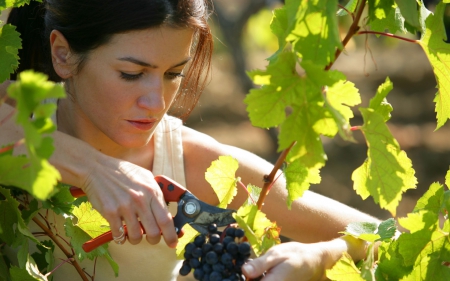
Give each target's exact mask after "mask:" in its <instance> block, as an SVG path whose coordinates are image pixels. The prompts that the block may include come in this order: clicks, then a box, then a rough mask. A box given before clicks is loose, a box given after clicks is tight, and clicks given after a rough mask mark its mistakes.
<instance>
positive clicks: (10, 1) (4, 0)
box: [0, 0, 42, 11]
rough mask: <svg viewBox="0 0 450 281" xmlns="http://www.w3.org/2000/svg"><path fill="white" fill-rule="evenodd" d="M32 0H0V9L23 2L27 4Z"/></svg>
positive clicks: (40, 0) (38, 0)
mask: <svg viewBox="0 0 450 281" xmlns="http://www.w3.org/2000/svg"><path fill="white" fill-rule="evenodd" d="M31 1H32V0H0V11H2V10H4V9H6V8H13V7H20V6H23V5H25V4H29V3H30V2H31ZM35 1H37V2H42V0H35Z"/></svg>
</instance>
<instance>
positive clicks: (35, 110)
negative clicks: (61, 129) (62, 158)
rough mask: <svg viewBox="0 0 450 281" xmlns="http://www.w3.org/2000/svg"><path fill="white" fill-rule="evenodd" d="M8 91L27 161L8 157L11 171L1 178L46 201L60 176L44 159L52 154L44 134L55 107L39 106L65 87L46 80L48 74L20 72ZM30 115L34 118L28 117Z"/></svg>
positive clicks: (48, 141) (52, 128)
mask: <svg viewBox="0 0 450 281" xmlns="http://www.w3.org/2000/svg"><path fill="white" fill-rule="evenodd" d="M7 91H8V94H9V96H10V97H12V98H14V99H16V101H17V106H16V107H17V109H18V114H17V115H16V122H17V123H18V124H19V125H21V126H22V127H23V129H24V133H25V143H26V147H27V150H28V157H29V158H28V159H29V160H28V162H26V161H25V160H24V159H23V158H22V157H20V158H18V159H16V160H13V159H10V158H9V159H7V161H11V162H12V163H13V167H14V170H10V171H12V173H8V174H6V175H5V177H2V183H4V182H3V181H5V182H6V183H5V184H11V185H14V186H17V187H20V188H22V189H24V190H26V191H28V192H29V193H30V194H31V195H33V196H34V197H35V198H37V199H40V200H45V199H47V198H48V197H49V196H51V195H52V193H53V191H54V187H55V185H56V184H57V182H58V180H60V178H61V175H60V174H59V172H58V170H56V169H55V168H54V167H53V166H52V165H50V163H49V162H48V161H47V159H48V158H49V157H50V155H51V154H52V153H53V149H54V148H53V140H52V139H51V137H49V136H44V135H43V134H44V133H50V132H52V131H53V130H54V129H55V128H56V127H55V126H54V125H53V124H52V121H51V115H52V114H53V112H54V110H55V107H54V106H53V107H49V106H45V105H41V102H42V101H43V100H45V99H47V98H62V97H64V96H65V93H64V89H63V87H62V86H61V85H56V84H55V83H52V82H49V81H47V76H45V75H43V74H38V73H34V72H32V71H24V72H22V73H20V75H19V81H18V82H16V83H12V84H11V85H10V86H9V87H8V90H7ZM33 115H35V117H36V118H35V119H33V120H30V116H33ZM2 158H3V157H2ZM0 161H6V160H5V159H1V160H0ZM9 169H11V168H9ZM17 173H20V174H21V177H20V179H14V178H15V176H16V175H15V174H17ZM3 174H5V171H2V170H1V169H0V175H3Z"/></svg>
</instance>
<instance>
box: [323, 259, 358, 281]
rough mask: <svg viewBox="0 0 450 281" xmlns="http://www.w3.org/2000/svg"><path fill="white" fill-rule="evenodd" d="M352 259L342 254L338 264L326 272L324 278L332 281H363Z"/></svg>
mask: <svg viewBox="0 0 450 281" xmlns="http://www.w3.org/2000/svg"><path fill="white" fill-rule="evenodd" d="M360 273H361V272H360V271H359V269H358V268H357V267H356V265H355V263H354V262H353V260H352V257H351V256H350V255H349V254H348V253H346V252H344V253H343V254H342V257H341V258H340V259H339V260H338V262H337V263H336V264H335V265H334V266H333V267H332V268H331V269H327V270H326V276H327V278H328V279H330V280H333V281H364V279H363V278H362V277H361V275H360Z"/></svg>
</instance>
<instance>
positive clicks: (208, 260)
mask: <svg viewBox="0 0 450 281" xmlns="http://www.w3.org/2000/svg"><path fill="white" fill-rule="evenodd" d="M29 2H30V0H28V1H8V2H7V3H3V4H0V11H2V10H5V9H7V8H12V7H17V6H21V5H24V4H26V3H29ZM448 2H449V1H448V0H442V1H441V2H440V3H439V4H438V5H437V6H436V8H435V10H434V11H433V12H431V11H429V10H428V9H427V8H426V7H425V5H424V3H423V1H422V0H417V1H416V0H410V1H408V0H387V1H375V0H367V1H366V0H349V1H347V2H346V3H345V5H342V4H340V3H339V2H338V1H337V0H318V1H315V2H314V3H313V2H312V1H306V0H286V1H285V4H284V6H283V7H281V8H279V9H275V10H274V11H273V18H272V21H271V23H270V29H271V31H272V32H273V34H274V35H275V36H276V37H277V40H278V44H279V49H278V50H277V51H276V52H275V53H274V54H272V55H271V56H270V57H269V58H268V62H269V63H268V65H267V67H266V68H265V69H262V70H252V71H249V72H248V74H249V76H250V78H251V79H252V80H253V82H254V83H255V84H256V85H257V87H255V88H254V89H252V90H251V91H250V92H249V93H248V95H247V96H246V98H245V103H246V105H247V111H248V114H249V117H250V120H251V121H252V124H253V125H254V126H256V127H261V128H270V127H276V128H278V129H279V131H280V133H279V135H278V151H279V152H280V156H279V158H278V160H277V161H276V163H275V165H274V168H273V170H272V171H271V172H270V173H268V174H267V176H265V178H264V186H263V187H262V188H260V187H256V186H253V185H251V184H248V185H247V186H245V185H244V184H243V183H242V182H241V181H240V179H239V178H238V177H236V171H237V168H238V164H237V161H236V160H235V159H232V158H231V157H226V156H223V157H220V158H219V159H218V160H216V161H214V162H213V163H212V164H211V167H210V168H209V169H208V171H207V172H206V179H207V181H208V182H209V183H210V184H211V186H212V188H213V189H214V191H215V192H216V194H217V196H218V198H219V200H220V204H219V206H220V207H223V208H225V207H227V205H228V204H229V203H230V202H231V201H232V200H233V198H234V196H235V195H236V192H237V191H236V190H237V188H238V186H240V187H242V188H245V189H246V192H248V194H249V200H248V201H247V202H245V203H244V205H243V206H242V207H241V208H239V209H238V210H237V212H236V215H235V219H236V222H237V224H238V227H237V228H234V227H229V228H227V229H226V230H225V231H224V232H223V233H222V235H223V237H221V236H220V235H219V232H217V230H216V229H215V228H214V226H211V230H210V234H209V236H208V237H206V236H202V235H200V236H199V235H197V233H196V232H195V231H193V230H192V229H191V230H189V229H188V228H187V229H186V230H185V236H184V237H183V238H182V239H181V240H180V242H181V243H179V246H178V248H177V254H178V257H179V258H180V259H184V260H185V261H184V262H183V265H182V267H181V269H180V274H181V275H188V274H192V275H193V276H194V277H195V278H197V280H207V279H206V277H205V276H206V275H207V274H208V273H209V275H208V278H209V280H222V281H224V280H226V279H223V278H228V279H229V280H233V279H232V278H234V280H242V279H243V277H242V275H241V272H240V266H241V265H242V264H243V263H245V262H246V261H248V259H249V257H250V255H249V253H250V252H249V251H250V249H251V251H252V253H253V254H254V255H255V256H259V255H261V254H263V253H264V252H265V251H267V249H268V248H270V247H271V246H273V245H276V244H278V243H280V239H279V235H280V228H279V227H278V226H277V225H276V224H275V223H274V222H271V221H270V220H268V219H267V218H266V217H265V215H264V213H263V212H262V211H261V209H262V206H263V203H264V200H265V198H266V196H270V195H268V191H269V190H270V188H271V186H272V185H273V184H274V182H275V181H276V180H280V173H279V170H280V169H282V170H283V175H284V177H285V178H286V182H287V189H288V199H287V208H289V207H290V206H291V204H292V202H293V201H294V200H296V199H297V198H299V197H301V196H302V194H303V193H304V192H305V191H306V190H307V189H308V188H309V187H310V185H311V184H317V183H319V182H320V180H321V178H320V169H321V168H322V167H324V166H325V164H326V159H327V156H326V154H325V152H324V149H323V145H322V142H321V137H323V136H325V137H329V138H333V137H335V136H337V135H339V136H340V137H341V138H342V139H344V140H346V141H349V142H353V141H354V138H353V133H354V132H355V131H360V132H362V134H363V136H364V138H365V140H366V144H367V147H368V149H367V158H366V160H365V161H364V162H363V163H362V164H361V166H360V167H357V168H356V169H355V171H354V173H353V175H352V180H353V182H354V186H353V188H354V190H355V192H356V193H357V194H358V195H360V196H361V197H362V198H363V199H366V198H369V197H371V198H372V199H373V200H374V201H375V202H376V203H377V204H379V206H380V208H381V209H385V210H387V211H389V212H390V214H391V215H392V218H390V219H388V220H386V221H384V222H382V223H381V224H374V223H353V224H350V225H349V226H348V227H347V228H346V229H345V230H342V233H341V234H343V235H348V236H352V237H355V238H358V239H362V240H365V241H366V242H367V245H368V247H367V257H366V258H365V259H364V260H363V261H361V262H359V263H358V264H355V263H354V262H353V260H352V259H351V258H350V257H349V255H348V254H346V253H344V254H343V256H342V258H341V259H340V260H339V261H338V262H337V263H336V265H335V266H334V267H333V268H332V269H330V270H328V271H327V277H328V278H329V279H331V280H350V279H351V280H379V281H383V280H402V281H406V280H450V268H449V266H448V265H449V262H450V243H449V232H450V223H449V220H448V211H449V209H450V203H449V202H450V201H449V198H450V192H449V190H448V187H450V172H448V173H447V175H446V177H445V183H443V184H441V183H437V182H436V183H433V184H432V185H431V186H430V187H429V189H428V191H427V192H426V193H425V194H424V195H423V196H422V197H421V198H420V199H419V200H418V201H417V202H416V206H415V208H414V209H413V211H412V212H411V213H410V214H408V215H407V216H406V217H404V218H398V217H396V208H397V206H398V204H399V202H400V201H401V200H402V196H403V194H404V193H405V192H406V191H408V190H410V189H414V188H415V187H416V184H417V179H416V177H415V175H414V174H415V171H414V169H413V167H412V163H411V160H410V159H409V158H408V156H407V155H406V153H405V151H403V150H402V149H401V147H400V145H399V144H398V142H397V141H396V139H395V138H394V137H393V136H392V134H391V133H390V131H389V128H388V126H387V125H386V123H387V122H388V121H389V119H390V117H391V113H392V112H393V109H392V107H391V106H390V104H389V103H388V101H387V100H388V99H387V97H388V94H389V92H390V91H391V90H392V88H393V84H392V82H391V81H390V80H389V78H386V80H385V82H384V83H382V84H381V85H380V87H379V88H378V90H377V92H376V93H375V94H374V96H373V98H372V99H371V100H370V103H369V105H368V106H366V107H360V108H358V109H359V111H360V112H361V115H362V116H363V124H351V123H352V121H353V120H352V118H353V111H352V110H353V108H354V107H355V106H358V105H359V104H360V103H361V97H360V94H359V90H358V89H357V88H356V87H355V85H354V84H353V83H352V82H351V81H348V80H347V77H346V76H345V74H344V73H342V72H340V71H339V70H337V69H334V66H335V62H336V60H338V59H343V58H342V56H341V54H342V53H343V52H345V48H346V46H347V45H348V44H349V42H351V40H353V38H355V37H357V36H360V35H364V36H368V35H376V36H384V37H388V38H390V39H392V40H403V41H407V42H410V43H413V44H418V45H420V46H421V48H422V49H423V51H424V53H425V54H426V55H427V57H428V59H429V62H430V64H431V66H432V68H433V71H434V74H435V77H436V82H437V89H438V91H437V93H436V97H435V100H434V102H435V111H436V119H437V124H436V130H437V129H439V128H441V127H442V126H444V124H446V122H447V120H448V119H450V92H449V89H450V82H448V79H447V78H448V77H449V76H450V70H449V69H450V68H449V67H448V61H449V57H450V45H449V44H447V43H446V42H445V41H446V35H445V27H444V24H443V20H442V18H443V15H444V12H445V9H446V3H448ZM411 7H412V8H411ZM342 17H348V18H349V19H350V20H351V24H350V25H349V26H348V28H347V31H346V33H345V36H342V37H343V39H342V38H341V36H340V34H339V29H338V26H339V24H338V22H339V19H340V18H342ZM407 33H410V34H413V35H414V36H416V35H417V34H420V39H411V38H410V37H408V36H406V35H405V34H407ZM20 48H21V40H20V37H19V34H18V33H17V31H15V27H14V26H12V25H9V24H6V25H3V26H2V27H1V28H0V82H4V81H5V80H7V79H8V77H9V75H10V74H11V73H13V72H14V70H15V69H17V67H18V64H19V62H18V55H17V53H18V50H19V49H20ZM8 95H9V97H10V98H12V99H15V100H16V102H17V106H16V110H15V111H14V112H13V113H11V114H8V115H7V116H3V117H2V118H1V119H0V126H2V125H3V124H4V123H5V122H6V121H8V120H10V119H12V118H14V119H15V121H16V122H17V123H18V124H19V125H21V126H22V127H23V129H24V132H25V138H24V139H19V140H15V141H14V142H12V143H5V144H3V143H2V144H0V212H2V213H6V214H8V216H2V217H1V218H0V253H1V254H0V279H1V280H4V279H5V280H24V279H30V278H34V279H33V280H48V278H49V276H51V274H52V273H53V272H54V271H55V270H58V268H59V267H60V266H74V267H75V268H76V269H77V272H78V273H79V275H80V278H81V280H89V279H91V280H93V279H94V276H95V272H94V273H88V272H85V271H84V270H83V269H82V268H81V267H80V265H79V263H78V261H81V260H83V259H86V258H87V259H91V260H96V259H98V258H105V259H107V260H108V262H109V263H110V265H111V268H112V270H113V271H114V272H115V274H116V275H117V274H118V270H119V269H118V266H117V264H115V262H114V260H113V259H112V257H111V256H110V255H109V252H108V250H107V246H106V245H105V246H102V247H100V248H99V249H97V250H95V251H94V252H92V253H89V254H88V253H85V252H84V251H83V250H82V248H81V245H82V243H83V242H85V241H87V240H89V239H91V238H92V237H94V236H95V235H96V234H95V233H101V232H103V231H104V228H100V227H99V226H98V227H97V228H95V227H92V226H90V227H91V228H89V229H88V228H85V227H84V226H83V223H82V219H83V214H87V213H89V215H90V217H94V218H95V222H96V223H98V225H100V224H101V225H104V224H105V222H104V221H103V220H104V219H103V218H102V217H101V216H100V215H99V214H98V213H96V211H95V210H92V207H91V206H90V204H89V203H88V202H84V201H82V200H79V199H75V198H73V197H71V195H70V193H69V191H68V189H67V186H65V185H64V184H62V183H58V182H59V180H60V175H59V173H58V171H57V170H56V169H55V168H54V167H53V166H51V165H50V164H49V162H48V159H49V157H50V155H51V154H52V152H53V144H52V139H51V137H50V136H49V134H50V133H51V132H52V131H53V130H55V126H54V125H53V124H52V121H51V118H50V116H51V115H52V113H53V112H54V110H55V107H53V106H52V105H44V104H42V103H41V102H42V101H43V100H44V99H46V98H64V97H65V94H64V90H63V88H62V87H61V86H60V85H55V84H53V83H51V82H48V81H47V78H46V77H45V76H43V75H42V74H38V73H33V72H31V71H27V72H24V73H22V74H21V75H20V79H19V80H18V81H17V82H15V83H12V84H11V86H10V87H9V88H8ZM29 97H34V99H30V98H29ZM30 100H33V101H32V102H29V103H27V104H26V106H25V101H30ZM3 102H5V99H3V100H0V104H1V103H3ZM31 115H34V116H35V119H34V121H33V122H31V121H30V120H29V116H31ZM18 147H25V149H26V150H27V156H23V155H20V156H15V155H14V154H13V151H14V150H15V149H16V148H18ZM224 175H225V176H224ZM24 198H33V199H30V200H28V199H27V200H24ZM49 212H53V213H55V214H57V215H63V214H65V215H67V217H68V219H67V220H66V232H67V233H71V234H73V235H72V240H71V241H66V240H65V239H63V238H62V237H61V236H60V235H58V234H57V232H56V231H55V229H54V228H53V227H52V226H51V224H50V220H49V219H48V216H47V214H48V213H49ZM70 218H74V219H73V220H72V219H70ZM77 220H78V222H77ZM31 221H33V222H35V223H36V224H37V225H38V226H39V227H40V229H41V230H39V231H31V230H30V228H29V223H30V222H31ZM100 222H101V223H100ZM106 224H107V223H106ZM397 224H399V225H401V226H402V227H403V228H404V229H405V230H406V231H405V232H404V233H399V232H398V231H397ZM11 225H13V226H14V227H11ZM232 232H234V234H233V235H234V237H232V236H233V235H232ZM236 233H238V234H236ZM244 233H245V239H244V238H243V237H244ZM228 234H229V235H228ZM226 236H229V237H231V238H226ZM38 238H39V239H38ZM47 238H48V239H50V240H44V239H47ZM228 240H232V242H227V241H228ZM30 245H37V249H38V251H37V252H31V251H28V249H29V246H30ZM217 245H222V248H221V249H219V248H220V246H217ZM225 245H226V246H225ZM230 245H232V246H230ZM375 245H380V246H379V250H378V255H377V256H375V250H374V248H375ZM9 246H13V247H19V248H20V250H19V252H18V254H17V257H18V266H16V265H13V264H12V263H11V261H10V260H9V259H8V258H7V257H6V256H5V255H4V254H3V250H4V249H5V248H6V247H9ZM228 246H229V247H228ZM55 247H58V248H60V249H61V250H62V251H63V252H64V253H65V255H66V257H67V259H66V260H64V261H59V263H58V264H55V263H56V262H57V261H54V260H52V256H53V255H52V252H53V250H54V248H55ZM215 247H216V248H217V249H215V250H217V251H215V250H214V248H215ZM236 247H237V248H236ZM241 247H242V249H241ZM228 248H229V249H228ZM244 248H245V249H244ZM236 249H237V251H238V252H239V254H236V253H235V251H236ZM217 253H220V258H219V256H218V255H217ZM214 265H215V268H214ZM213 272H220V277H219V276H218V274H219V273H217V274H216V273H214V276H216V275H217V277H214V276H212V275H213ZM214 278H217V279H214Z"/></svg>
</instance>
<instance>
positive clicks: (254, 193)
mask: <svg viewBox="0 0 450 281" xmlns="http://www.w3.org/2000/svg"><path fill="white" fill-rule="evenodd" d="M247 191H248V198H247V201H245V203H244V204H243V206H246V205H256V203H257V202H258V199H259V196H260V195H261V191H262V189H261V188H260V187H259V186H256V185H252V184H249V185H247Z"/></svg>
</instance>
